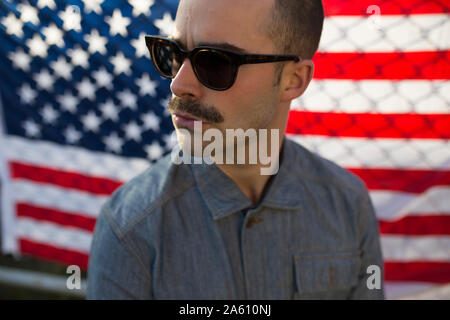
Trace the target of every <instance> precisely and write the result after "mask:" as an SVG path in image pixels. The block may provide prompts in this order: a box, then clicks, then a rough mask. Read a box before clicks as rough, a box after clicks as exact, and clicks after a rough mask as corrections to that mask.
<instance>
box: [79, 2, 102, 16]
mask: <svg viewBox="0 0 450 320" xmlns="http://www.w3.org/2000/svg"><path fill="white" fill-rule="evenodd" d="M83 3H84V11H85V12H87V13H90V12H92V11H94V12H95V13H96V14H101V13H102V8H101V6H100V5H101V4H102V3H103V0H83Z"/></svg>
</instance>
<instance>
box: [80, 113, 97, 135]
mask: <svg viewBox="0 0 450 320" xmlns="http://www.w3.org/2000/svg"><path fill="white" fill-rule="evenodd" d="M81 121H82V122H83V125H84V127H85V128H86V129H87V130H90V131H93V132H98V130H99V129H100V118H99V117H98V116H97V115H96V114H95V112H94V111H89V113H88V114H87V115H85V116H84V117H81Z"/></svg>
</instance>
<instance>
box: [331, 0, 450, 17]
mask: <svg viewBox="0 0 450 320" xmlns="http://www.w3.org/2000/svg"><path fill="white" fill-rule="evenodd" d="M371 5H377V6H378V7H379V8H380V14H381V15H385V14H397V15H400V14H401V15H407V14H425V13H448V12H449V11H450V2H449V1H448V0H395V1H390V0H358V1H355V0H323V6H324V10H325V15H326V16H342V15H352V16H353V15H362V16H366V15H368V13H367V8H369V7H370V6H371Z"/></svg>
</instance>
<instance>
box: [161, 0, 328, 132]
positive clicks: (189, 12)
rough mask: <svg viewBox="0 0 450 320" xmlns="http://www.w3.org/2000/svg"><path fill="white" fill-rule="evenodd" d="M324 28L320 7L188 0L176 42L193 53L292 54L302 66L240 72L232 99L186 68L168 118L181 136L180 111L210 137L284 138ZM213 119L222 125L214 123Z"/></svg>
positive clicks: (283, 1)
mask: <svg viewBox="0 0 450 320" xmlns="http://www.w3.org/2000/svg"><path fill="white" fill-rule="evenodd" d="M292 10H294V11H292ZM322 23H323V10H322V4H321V2H320V0H315V1H314V0H258V1H256V0H181V1H180V4H179V8H178V12H177V16H176V21H175V25H176V28H175V32H174V34H173V35H172V38H173V39H175V40H176V41H177V42H178V43H179V44H180V45H181V46H182V47H183V48H184V49H186V50H192V49H193V48H195V47H197V46H201V45H209V46H212V47H220V48H224V49H228V50H232V51H235V52H239V53H246V54H265V55H281V54H287V53H289V54H293V55H296V56H300V57H301V58H302V60H300V61H298V62H296V61H287V62H276V63H262V64H244V65H241V66H240V67H239V69H238V73H237V76H236V80H235V82H234V84H233V86H232V87H231V88H229V89H227V90H225V91H216V90H212V89H209V88H207V87H205V86H204V85H202V84H201V83H200V82H199V80H198V78H197V77H196V75H195V73H194V70H193V68H192V62H191V61H190V60H189V59H186V60H184V62H183V64H182V66H181V68H180V69H179V71H178V73H177V74H176V76H175V78H174V79H173V80H172V84H171V90H172V93H173V96H174V98H173V100H172V102H171V103H170V104H169V110H170V111H171V112H172V114H173V119H174V125H175V127H176V129H178V128H179V127H182V126H183V121H177V117H176V116H175V113H177V112H178V111H181V113H182V114H183V112H184V115H186V113H188V114H191V115H194V116H195V117H196V118H200V119H201V120H205V121H204V123H203V129H204V130H205V129H207V128H216V129H219V130H220V131H222V132H225V129H237V128H242V129H244V130H246V129H249V128H253V129H256V130H257V129H279V130H280V131H282V132H284V129H285V126H286V121H287V116H288V113H289V106H290V102H291V100H292V99H294V98H296V97H298V96H300V95H301V94H302V93H303V92H304V91H305V90H306V88H307V86H308V84H309V82H310V80H311V78H312V74H313V69H314V66H313V64H312V62H311V61H310V60H309V59H310V58H312V56H313V54H314V52H315V51H316V49H317V46H318V42H319V38H320V33H321V30H322ZM191 102H192V103H191ZM211 114H214V115H215V117H214V119H220V120H221V121H218V122H215V121H213V118H208V117H207V115H211ZM203 115H205V116H206V117H205V118H202V117H203ZM178 120H179V118H178Z"/></svg>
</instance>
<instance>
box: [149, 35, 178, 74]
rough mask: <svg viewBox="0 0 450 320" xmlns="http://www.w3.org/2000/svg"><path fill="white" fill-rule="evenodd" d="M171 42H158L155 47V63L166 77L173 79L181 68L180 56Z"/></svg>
mask: <svg viewBox="0 0 450 320" xmlns="http://www.w3.org/2000/svg"><path fill="white" fill-rule="evenodd" d="M177 51H178V50H177V48H176V47H175V45H174V44H172V43H170V42H169V41H156V42H155V44H154V46H153V57H154V63H155V66H156V67H157V69H158V70H159V71H160V72H161V74H162V75H163V76H165V77H169V78H173V77H174V76H175V75H176V73H177V72H178V69H179V68H180V65H181V63H180V61H179V60H180V59H179V54H178V53H177Z"/></svg>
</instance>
